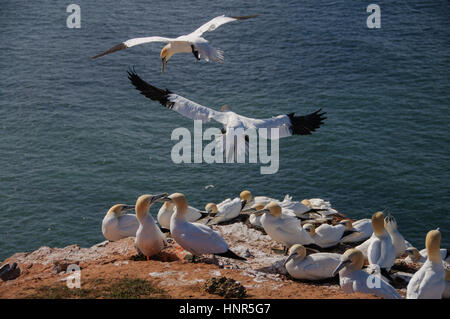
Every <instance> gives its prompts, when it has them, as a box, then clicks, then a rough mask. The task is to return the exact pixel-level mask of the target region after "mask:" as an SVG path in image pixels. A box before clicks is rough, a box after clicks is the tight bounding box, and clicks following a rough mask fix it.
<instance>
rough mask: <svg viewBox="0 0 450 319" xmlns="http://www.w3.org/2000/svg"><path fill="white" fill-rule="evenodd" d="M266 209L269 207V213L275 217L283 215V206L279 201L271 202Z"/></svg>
mask: <svg viewBox="0 0 450 319" xmlns="http://www.w3.org/2000/svg"><path fill="white" fill-rule="evenodd" d="M265 209H268V211H269V213H270V214H271V215H272V216H274V217H280V215H281V207H280V205H278V204H277V202H270V203H269V204H267V205H266V207H265Z"/></svg>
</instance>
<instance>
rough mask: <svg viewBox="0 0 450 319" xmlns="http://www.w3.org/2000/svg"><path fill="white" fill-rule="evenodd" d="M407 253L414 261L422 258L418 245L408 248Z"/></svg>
mask: <svg viewBox="0 0 450 319" xmlns="http://www.w3.org/2000/svg"><path fill="white" fill-rule="evenodd" d="M406 253H407V254H408V256H409V258H411V260H412V261H413V262H418V261H419V260H420V258H421V257H422V255H420V252H419V250H418V249H417V248H416V247H408V248H406Z"/></svg>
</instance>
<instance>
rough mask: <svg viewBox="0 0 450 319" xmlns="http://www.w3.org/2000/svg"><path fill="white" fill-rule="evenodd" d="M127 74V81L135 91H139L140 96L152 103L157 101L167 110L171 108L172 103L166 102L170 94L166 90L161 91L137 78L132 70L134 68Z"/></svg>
mask: <svg viewBox="0 0 450 319" xmlns="http://www.w3.org/2000/svg"><path fill="white" fill-rule="evenodd" d="M127 73H128V79H129V80H130V81H131V83H132V84H133V85H134V87H135V88H136V90H138V91H140V92H141V94H142V95H144V96H145V97H148V98H149V99H151V100H153V101H158V102H159V103H161V104H162V105H164V106H166V107H168V108H171V107H172V106H173V103H172V102H170V101H169V100H168V96H169V94H171V93H172V92H170V91H169V90H168V89H165V90H162V89H159V88H157V87H155V86H153V85H151V84H149V83H147V82H145V81H144V80H142V79H141V78H140V77H139V75H137V73H136V71H135V70H134V67H133V69H129V70H128V71H127Z"/></svg>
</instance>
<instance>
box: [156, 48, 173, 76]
mask: <svg viewBox="0 0 450 319" xmlns="http://www.w3.org/2000/svg"><path fill="white" fill-rule="evenodd" d="M173 54H174V52H172V50H171V45H170V43H169V44H167V45H165V46H164V48H162V50H161V53H160V55H159V56H160V58H161V61H162V69H161V72H164V70H165V69H166V64H167V61H169V59H170V58H171V57H172V55H173Z"/></svg>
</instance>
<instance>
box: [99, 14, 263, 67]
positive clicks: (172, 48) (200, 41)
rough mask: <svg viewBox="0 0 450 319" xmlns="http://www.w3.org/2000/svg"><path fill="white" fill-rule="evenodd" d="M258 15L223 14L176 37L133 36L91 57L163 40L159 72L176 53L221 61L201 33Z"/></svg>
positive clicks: (220, 53) (219, 55)
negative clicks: (235, 15)
mask: <svg viewBox="0 0 450 319" xmlns="http://www.w3.org/2000/svg"><path fill="white" fill-rule="evenodd" d="M256 16H258V15H252V16H240V17H226V16H224V15H222V16H218V17H215V18H214V19H212V20H211V21H209V22H207V23H205V24H203V25H202V26H201V27H200V28H198V29H197V30H195V31H194V32H192V33H190V34H187V35H182V36H179V37H178V38H165V37H159V36H153V37H145V38H134V39H129V40H127V41H125V42H122V43H120V44H118V45H116V46H114V47H112V48H110V49H108V50H106V51H105V52H102V53H100V54H97V55H96V56H93V57H92V58H91V59H95V58H98V57H101V56H103V55H106V54H109V53H113V52H116V51H120V50H124V49H127V48H130V47H133V46H135V45H139V44H144V43H149V42H165V43H167V45H166V46H164V47H163V48H162V50H161V53H160V58H161V61H162V69H161V72H164V69H165V67H166V64H167V61H169V59H170V58H171V57H172V55H174V54H176V53H183V52H184V53H191V52H192V54H194V56H195V58H196V59H197V60H200V59H204V60H205V61H207V62H209V61H214V62H219V63H221V62H223V52H222V51H221V50H217V49H215V48H213V47H212V46H211V45H210V44H209V42H208V40H206V39H205V38H203V37H202V35H203V33H205V32H207V31H213V30H216V29H217V28H218V27H220V26H221V25H222V24H225V23H228V22H231V21H237V20H246V19H250V18H253V17H256Z"/></svg>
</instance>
